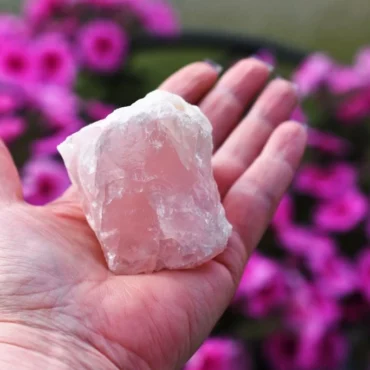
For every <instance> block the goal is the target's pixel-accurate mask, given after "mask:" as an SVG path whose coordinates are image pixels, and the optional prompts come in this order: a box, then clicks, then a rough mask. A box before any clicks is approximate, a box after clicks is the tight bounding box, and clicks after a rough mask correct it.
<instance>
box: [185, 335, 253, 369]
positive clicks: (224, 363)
mask: <svg viewBox="0 0 370 370" xmlns="http://www.w3.org/2000/svg"><path fill="white" fill-rule="evenodd" d="M231 369H232V370H249V369H251V365H250V363H249V360H248V357H247V354H246V351H245V349H244V347H243V346H242V344H241V343H239V342H237V341H234V340H232V339H226V338H209V339H207V340H206V341H205V342H204V343H203V345H202V346H201V347H200V348H199V349H198V351H197V352H196V353H195V354H194V355H193V357H192V358H191V359H190V360H189V361H188V363H187V364H186V365H185V370H231Z"/></svg>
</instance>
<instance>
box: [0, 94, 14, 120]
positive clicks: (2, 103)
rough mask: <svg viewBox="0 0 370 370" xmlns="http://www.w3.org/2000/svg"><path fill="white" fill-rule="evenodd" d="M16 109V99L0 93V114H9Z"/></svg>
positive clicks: (11, 95) (10, 95)
mask: <svg viewBox="0 0 370 370" xmlns="http://www.w3.org/2000/svg"><path fill="white" fill-rule="evenodd" d="M17 107H18V102H17V98H16V97H15V96H13V94H10V93H8V92H1V91H0V114H1V115H5V114H11V113H13V112H14V111H15V110H16V108H17Z"/></svg>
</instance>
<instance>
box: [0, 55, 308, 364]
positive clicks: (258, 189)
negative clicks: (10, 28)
mask: <svg viewBox="0 0 370 370" xmlns="http://www.w3.org/2000/svg"><path fill="white" fill-rule="evenodd" d="M269 73H270V72H269V68H268V67H267V66H266V65H265V64H264V63H262V62H259V61H257V60H255V59H247V60H243V61H241V62H239V63H238V64H236V65H235V66H234V67H233V68H231V69H230V70H229V71H228V72H226V73H225V75H224V76H223V77H222V78H221V79H220V80H219V81H217V80H218V73H217V70H216V69H214V68H213V67H212V66H211V65H209V64H207V63H195V64H192V65H189V66H187V67H185V68H184V69H182V70H180V71H179V72H177V73H176V74H174V75H173V76H172V77H170V78H169V79H168V80H167V81H166V82H165V83H164V84H163V85H162V86H161V88H162V89H166V90H168V91H171V92H174V93H177V94H179V95H182V96H183V97H184V98H185V99H186V100H187V101H188V102H190V103H194V104H199V106H200V107H201V109H202V110H203V111H204V113H205V114H206V115H207V116H208V117H209V119H210V120H211V122H212V125H213V127H214V143H215V149H216V151H215V154H214V158H213V167H214V174H215V177H216V181H217V183H218V186H219V190H220V193H221V197H222V199H223V204H224V207H225V210H226V214H227V217H228V219H229V221H230V222H231V223H232V224H233V228H234V229H233V234H232V236H231V238H230V240H229V244H228V247H227V249H226V251H225V252H224V253H223V254H222V255H220V256H218V257H217V258H215V259H214V260H213V261H211V262H209V263H207V264H205V265H203V266H201V267H200V268H197V269H193V270H186V271H163V272H159V273H154V274H149V275H138V276H115V275H114V274H112V273H111V272H110V271H109V270H108V269H107V266H106V263H105V260H104V257H103V254H102V252H101V249H100V246H99V244H98V242H97V240H96V238H95V236H94V234H93V232H92V231H91V229H90V228H89V226H88V224H87V222H86V220H85V218H84V215H83V213H82V210H81V208H80V206H79V203H78V198H77V197H76V195H75V193H74V190H73V189H72V188H71V189H70V190H68V191H67V193H66V194H64V195H63V196H62V197H61V198H60V199H58V200H57V201H56V202H54V203H52V204H49V205H47V206H45V207H32V206H30V205H27V204H25V203H24V202H23V199H22V196H21V193H22V192H21V185H20V182H19V178H18V174H17V171H16V169H15V167H14V164H13V161H12V159H11V157H10V156H9V153H8V151H7V149H6V148H5V147H4V146H3V145H0V179H1V182H0V225H1V229H0V287H1V288H0V368H1V369H6V370H7V369H18V368H19V369H94V370H99V369H102V370H103V369H104V370H110V369H125V370H126V369H127V370H131V369H135V370H141V369H160V370H166V369H177V368H181V366H182V365H183V364H184V363H185V361H186V360H187V359H188V358H189V357H190V356H191V354H192V353H193V352H194V351H195V350H196V349H197V347H198V346H199V345H200V344H201V342H202V341H203V340H204V339H205V338H206V336H207V335H208V334H209V332H210V331H211V329H212V327H213V326H214V325H215V323H216V321H217V320H218V318H219V317H220V316H221V315H222V313H223V311H224V310H225V309H226V307H227V305H228V304H229V302H230V300H231V299H232V296H233V294H234V292H235V289H236V286H237V284H238V281H239V279H240V277H241V274H242V272H243V270H244V267H245V264H246V261H247V259H248V256H249V255H250V253H251V251H252V250H253V249H254V248H255V246H256V244H257V243H258V241H259V240H260V238H261V236H262V234H263V232H264V230H265V229H266V227H267V225H268V223H269V220H270V218H271V216H272V214H273V212H274V210H275V208H276V206H277V204H278V202H279V200H280V198H281V197H282V195H283V193H284V191H285V190H286V188H287V187H288V185H289V183H290V182H291V179H292V176H293V175H294V172H295V169H296V167H297V166H298V164H299V161H300V158H301V156H302V153H303V151H304V146H305V141H306V132H305V129H304V128H303V126H301V125H299V124H298V123H295V122H289V121H287V120H288V119H289V117H290V115H291V113H292V111H293V109H294V108H295V106H296V104H297V96H296V91H295V89H294V87H293V86H292V85H291V84H290V83H288V82H287V81H284V80H282V79H276V80H273V81H272V82H270V83H269V84H268V85H267V87H266V88H265V90H264V91H263V92H262V94H261V95H260V96H259V98H258V99H257V101H256V102H255V103H254V105H253V107H252V108H251V110H250V112H249V113H248V115H247V116H246V117H242V115H243V113H244V112H245V109H246V107H247V106H249V105H250V104H251V102H252V101H253V100H254V99H255V98H256V95H257V94H258V93H259V92H260V91H261V90H262V89H263V87H264V86H265V84H266V82H267V80H268V77H269Z"/></svg>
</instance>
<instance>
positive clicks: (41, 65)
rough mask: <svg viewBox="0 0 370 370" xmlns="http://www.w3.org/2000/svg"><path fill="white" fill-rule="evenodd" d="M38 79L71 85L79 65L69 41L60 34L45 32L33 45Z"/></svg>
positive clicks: (44, 81)
mask: <svg viewBox="0 0 370 370" xmlns="http://www.w3.org/2000/svg"><path fill="white" fill-rule="evenodd" d="M33 48H34V52H33V54H34V58H35V64H36V68H37V72H38V79H39V80H40V81H42V82H43V83H51V84H57V85H63V86H71V85H72V84H73V83H74V81H75V78H76V72H77V66H76V61H75V60H74V57H73V53H72V51H71V49H70V46H69V44H68V42H67V41H66V40H65V39H64V37H63V36H62V35H60V34H44V35H43V36H42V38H40V39H39V40H37V42H36V43H35V44H34V46H33Z"/></svg>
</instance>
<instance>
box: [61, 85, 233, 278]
mask: <svg viewBox="0 0 370 370" xmlns="http://www.w3.org/2000/svg"><path fill="white" fill-rule="evenodd" d="M212 149H213V144H212V127H211V124H210V122H209V121H208V119H207V118H206V117H205V116H204V115H203V114H202V112H201V111H200V109H199V108H198V107H195V106H192V105H190V104H188V103H186V102H185V101H184V100H183V99H182V98H180V97H179V96H176V95H173V94H170V93H167V92H163V91H154V92H152V93H150V94H149V95H147V96H146V97H145V98H144V99H141V100H139V101H137V102H136V103H135V104H133V105H132V106H130V107H126V108H121V109H118V110H116V111H115V112H113V113H112V114H111V115H109V116H108V117H107V118H106V119H104V120H102V121H99V122H96V123H94V124H92V125H90V126H87V127H85V128H83V129H82V130H80V131H79V132H77V133H75V134H73V135H72V136H70V137H69V138H67V140H66V141H65V142H64V143H62V144H61V145H60V146H59V147H58V150H59V151H60V153H61V155H62V157H63V159H64V162H65V164H66V167H67V169H68V172H69V176H70V178H71V180H72V182H73V184H74V185H75V186H76V187H77V189H78V191H79V195H80V197H81V202H82V205H83V209H84V212H85V214H86V218H87V220H88V222H89V224H90V226H91V228H92V229H93V230H94V232H95V233H96V236H97V238H98V239H99V241H100V243H101V246H102V248H103V251H104V254H105V257H106V260H107V263H108V266H109V268H110V270H111V271H113V272H115V273H117V274H138V273H148V272H152V271H158V270H162V269H180V268H191V267H195V266H198V265H201V264H203V263H204V262H206V261H208V260H210V259H212V258H213V257H215V256H216V255H217V254H219V253H220V252H222V251H223V250H224V249H225V246H226V243H227V240H228V238H229V236H230V233H231V226H230V224H229V223H228V221H227V220H226V218H225V212H224V209H223V207H222V204H221V202H220V196H219V193H218V190H217V185H216V182H215V180H214V178H213V174H212V167H211V157H212Z"/></svg>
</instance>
